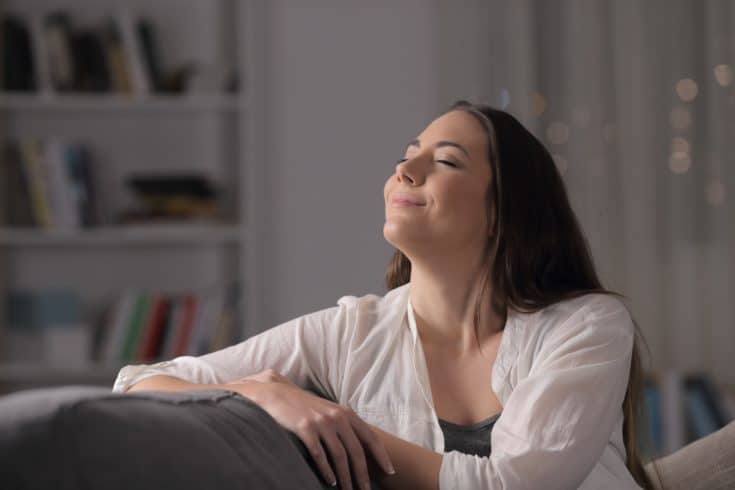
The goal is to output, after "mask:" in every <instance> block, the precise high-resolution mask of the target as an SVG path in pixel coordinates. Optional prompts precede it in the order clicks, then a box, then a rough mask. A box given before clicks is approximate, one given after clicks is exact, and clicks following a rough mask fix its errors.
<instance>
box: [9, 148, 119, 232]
mask: <svg viewBox="0 0 735 490" xmlns="http://www.w3.org/2000/svg"><path fill="white" fill-rule="evenodd" d="M93 170H94V165H93V164H92V162H91V159H90V154H89V150H88V148H87V147H86V146H84V145H81V144H72V143H66V142H63V141H59V140H56V139H51V140H47V141H41V140H38V139H34V138H26V139H23V140H20V141H11V142H8V143H7V144H6V145H5V148H4V155H3V158H2V159H0V224H2V225H5V226H12V227H24V226H36V227H42V228H51V229H79V228H82V227H90V226H95V225H99V224H102V222H103V221H104V218H103V216H102V210H101V206H100V203H99V199H98V195H97V192H96V185H95V179H94V172H93Z"/></svg>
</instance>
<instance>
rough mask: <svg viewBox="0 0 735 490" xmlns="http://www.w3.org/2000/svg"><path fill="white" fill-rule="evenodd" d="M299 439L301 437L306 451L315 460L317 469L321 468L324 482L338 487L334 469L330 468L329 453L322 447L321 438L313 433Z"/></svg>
mask: <svg viewBox="0 0 735 490" xmlns="http://www.w3.org/2000/svg"><path fill="white" fill-rule="evenodd" d="M299 437H301V441H302V442H303V443H304V446H306V450H307V451H309V455H310V456H311V459H313V460H314V463H315V464H316V466H317V468H319V472H320V473H321V474H322V478H324V481H326V482H327V484H329V485H331V486H335V485H337V478H335V476H334V472H333V471H332V467H331V466H329V461H328V460H327V453H326V452H324V447H323V446H322V443H321V441H320V439H319V437H318V436H317V435H316V434H311V433H310V434H308V435H304V436H303V437H302V436H301V435H299Z"/></svg>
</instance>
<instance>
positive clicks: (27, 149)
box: [20, 139, 53, 228]
mask: <svg viewBox="0 0 735 490" xmlns="http://www.w3.org/2000/svg"><path fill="white" fill-rule="evenodd" d="M20 153H21V160H22V162H23V170H24V176H25V179H26V182H28V188H29V189H30V197H31V206H32V209H33V215H34V220H35V221H36V223H38V224H39V225H40V226H41V227H44V228H49V227H51V225H52V224H53V216H52V214H51V212H52V211H51V206H50V203H49V189H48V180H47V176H46V173H45V171H44V166H43V163H42V158H43V156H42V154H43V148H42V143H41V142H40V141H38V140H36V139H26V140H23V141H21V142H20Z"/></svg>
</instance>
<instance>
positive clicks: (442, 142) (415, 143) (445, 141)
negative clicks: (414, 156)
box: [408, 138, 471, 158]
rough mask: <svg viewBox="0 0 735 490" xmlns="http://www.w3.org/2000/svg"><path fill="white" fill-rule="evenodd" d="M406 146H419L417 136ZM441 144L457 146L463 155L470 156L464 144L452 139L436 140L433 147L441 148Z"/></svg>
mask: <svg viewBox="0 0 735 490" xmlns="http://www.w3.org/2000/svg"><path fill="white" fill-rule="evenodd" d="M408 146H415V147H416V148H421V141H419V139H418V138H416V139H415V140H413V141H411V142H410V143H409V144H408ZM442 146H453V147H455V148H458V149H459V150H460V151H462V152H463V153H464V154H465V155H467V158H471V157H470V152H469V151H467V150H466V149H465V147H464V146H462V145H460V144H459V143H455V142H454V141H447V140H441V141H437V142H436V143H435V144H434V148H441V147H442Z"/></svg>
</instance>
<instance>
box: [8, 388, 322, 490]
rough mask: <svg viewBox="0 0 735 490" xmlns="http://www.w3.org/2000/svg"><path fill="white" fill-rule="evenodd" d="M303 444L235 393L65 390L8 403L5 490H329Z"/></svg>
mask: <svg viewBox="0 0 735 490" xmlns="http://www.w3.org/2000/svg"><path fill="white" fill-rule="evenodd" d="M299 444H300V441H298V440H297V439H296V440H295V438H294V437H293V436H292V435H291V434H290V433H289V432H288V431H286V430H285V429H283V428H282V427H281V426H280V425H278V424H277V422H276V421H275V420H274V419H273V418H272V417H271V416H270V415H268V413H267V412H265V411H264V410H263V409H262V408H260V407H259V406H257V405H256V404H255V403H253V402H252V401H250V400H248V399H247V398H245V397H243V396H241V395H239V394H237V393H235V392H231V391H226V390H213V391H203V390H202V391H189V392H154V391H140V392H133V393H126V394H120V393H111V392H110V390H109V389H106V388H90V387H62V388H50V389H41V390H29V391H24V392H19V393H14V394H11V395H7V396H5V397H2V398H0V481H2V482H3V485H2V486H3V488H13V489H17V490H23V489H31V488H33V489H52V488H53V489H59V490H67V489H68V490H72V489H78V488H105V489H111V490H117V489H120V490H123V489H125V490H128V489H130V488H136V489H147V488H150V489H156V490H160V489H161V488H177V489H180V490H185V489H189V488H191V489H201V488H217V489H218V490H228V489H233V490H234V489H242V488H269V489H284V490H285V489H292V488H303V489H314V490H322V489H323V488H329V487H328V486H327V485H326V484H325V483H324V482H322V481H320V479H319V478H318V477H317V476H316V473H315V472H314V471H313V469H312V467H310V464H309V462H308V460H307V459H305V457H304V455H305V454H306V453H305V448H303V446H302V447H299Z"/></svg>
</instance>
